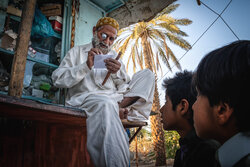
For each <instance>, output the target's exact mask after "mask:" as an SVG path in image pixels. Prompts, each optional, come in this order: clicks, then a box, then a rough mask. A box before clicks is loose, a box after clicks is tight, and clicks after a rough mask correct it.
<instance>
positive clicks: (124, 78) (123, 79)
mask: <svg viewBox="0 0 250 167" xmlns="http://www.w3.org/2000/svg"><path fill="white" fill-rule="evenodd" d="M120 63H121V68H120V70H119V71H118V72H117V73H115V74H111V77H112V80H113V82H114V83H115V85H116V87H117V88H119V87H120V86H121V85H123V84H126V83H128V82H129V81H130V77H129V75H128V74H127V72H126V69H125V65H124V64H123V63H122V62H121V61H120Z"/></svg>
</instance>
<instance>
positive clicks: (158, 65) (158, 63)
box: [155, 52, 163, 76]
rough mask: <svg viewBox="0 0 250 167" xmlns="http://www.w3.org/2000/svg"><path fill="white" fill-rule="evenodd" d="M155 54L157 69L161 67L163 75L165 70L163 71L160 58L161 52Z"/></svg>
mask: <svg viewBox="0 0 250 167" xmlns="http://www.w3.org/2000/svg"><path fill="white" fill-rule="evenodd" d="M155 56H156V67H157V71H159V69H160V71H161V76H162V75H163V71H162V68H161V63H160V60H159V52H157V53H156V54H155Z"/></svg>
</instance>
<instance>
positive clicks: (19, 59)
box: [9, 0, 36, 98]
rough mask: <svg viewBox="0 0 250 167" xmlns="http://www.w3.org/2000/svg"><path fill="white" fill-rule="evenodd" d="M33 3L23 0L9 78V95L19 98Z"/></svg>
mask: <svg viewBox="0 0 250 167" xmlns="http://www.w3.org/2000/svg"><path fill="white" fill-rule="evenodd" d="M35 5H36V0H25V3H24V7H23V10H22V19H21V24H20V27H19V33H18V38H17V46H16V51H15V54H14V58H13V62H12V68H11V79H10V84H9V95H10V96H16V97H19V98H20V97H21V95H22V89H23V78H24V72H25V65H26V58H27V54H28V45H29V40H30V32H31V27H32V22H33V18H34V12H35Z"/></svg>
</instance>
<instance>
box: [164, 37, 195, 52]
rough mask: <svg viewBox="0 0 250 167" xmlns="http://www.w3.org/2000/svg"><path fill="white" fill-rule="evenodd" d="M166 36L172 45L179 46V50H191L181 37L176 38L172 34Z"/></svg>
mask: <svg viewBox="0 0 250 167" xmlns="http://www.w3.org/2000/svg"><path fill="white" fill-rule="evenodd" d="M166 36H167V37H168V39H169V40H170V41H171V42H173V43H174V44H176V45H178V46H180V47H181V48H183V49H185V50H189V49H191V45H190V44H189V43H188V42H187V41H186V40H184V39H183V38H181V37H178V36H176V35H174V34H170V33H166Z"/></svg>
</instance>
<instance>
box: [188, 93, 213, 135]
mask: <svg viewBox="0 0 250 167" xmlns="http://www.w3.org/2000/svg"><path fill="white" fill-rule="evenodd" d="M192 109H193V111H194V127H195V130H196V133H197V135H198V136H199V137H201V138H213V136H214V133H216V129H217V127H216V121H215V117H214V116H215V115H214V109H215V108H214V107H211V106H210V104H209V100H208V98H207V97H206V96H203V95H199V94H198V96H197V99H196V101H195V103H194V104H193V106H192Z"/></svg>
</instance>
